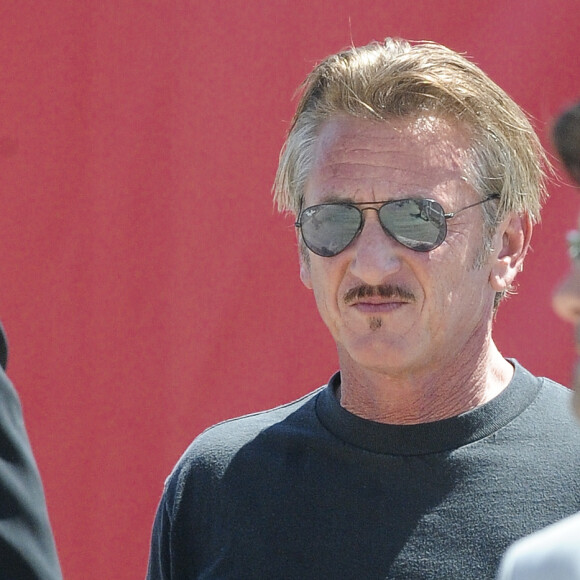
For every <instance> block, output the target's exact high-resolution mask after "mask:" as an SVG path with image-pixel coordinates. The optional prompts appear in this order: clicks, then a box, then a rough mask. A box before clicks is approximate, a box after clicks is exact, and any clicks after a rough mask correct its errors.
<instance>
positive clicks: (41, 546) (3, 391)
mask: <svg viewBox="0 0 580 580" xmlns="http://www.w3.org/2000/svg"><path fill="white" fill-rule="evenodd" d="M7 360H8V349H7V343H6V338H5V334H4V329H3V328H2V327H1V326H0V363H1V365H2V368H1V369H0V580H60V579H62V574H61V570H60V564H59V561H58V557H57V552H56V548H55V543H54V538H53V534H52V529H51V527H50V522H49V518H48V512H47V509H46V501H45V497H44V490H43V487H42V482H41V479H40V474H39V472H38V468H37V465H36V461H35V459H34V455H33V453H32V449H31V447H30V441H29V440H28V435H27V433H26V428H25V426H24V419H23V416H22V408H21V405H20V401H19V399H18V395H17V393H16V391H15V390H14V387H13V386H12V383H11V382H10V380H9V379H8V377H7V376H6V374H5V372H4V371H5V369H6V364H7Z"/></svg>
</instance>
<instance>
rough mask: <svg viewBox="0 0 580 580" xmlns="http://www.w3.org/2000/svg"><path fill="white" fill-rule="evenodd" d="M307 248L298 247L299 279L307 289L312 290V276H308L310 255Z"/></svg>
mask: <svg viewBox="0 0 580 580" xmlns="http://www.w3.org/2000/svg"><path fill="white" fill-rule="evenodd" d="M307 252H308V250H307V249H306V248H304V247H301V248H300V249H299V256H300V280H302V284H304V286H306V288H308V289H309V290H312V277H311V276H310V256H309V255H308V254H307Z"/></svg>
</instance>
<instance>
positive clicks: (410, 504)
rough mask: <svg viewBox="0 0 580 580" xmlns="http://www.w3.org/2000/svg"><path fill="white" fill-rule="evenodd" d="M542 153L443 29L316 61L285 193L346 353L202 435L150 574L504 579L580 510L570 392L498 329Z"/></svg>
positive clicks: (178, 475) (280, 194)
mask: <svg viewBox="0 0 580 580" xmlns="http://www.w3.org/2000/svg"><path fill="white" fill-rule="evenodd" d="M542 161H543V153H542V150H541V147H540V145H539V142H538V139H537V137H536V135H535V134H534V132H533V130H532V128H531V126H530V124H529V122H528V120H527V119H526V117H525V115H524V114H523V113H522V111H521V110H520V109H519V108H518V107H517V106H516V105H515V104H514V103H513V102H512V101H511V100H510V99H509V97H508V96H507V95H506V94H505V93H504V92H503V91H502V90H501V89H500V88H499V87H497V86H496V85H495V84H494V83H493V82H492V81H491V80H490V79H489V78H488V77H487V76H486V75H485V74H484V73H483V72H482V71H481V70H480V69H478V68H477V67H476V66H474V65H473V64H472V63H471V62H469V61H468V60H466V59H465V58H463V57H461V56H460V55H458V54H456V53H455V52H453V51H451V50H448V49H446V48H445V47H442V46H439V45H436V44H432V43H420V44H415V45H411V44H409V43H407V42H405V41H400V40H391V39H387V40H386V41H385V42H384V43H382V44H378V43H373V44H370V45H369V46H366V47H363V48H352V49H350V50H347V51H345V52H343V53H340V54H337V55H333V56H331V57H329V58H327V59H326V60H325V61H324V62H322V63H321V64H320V65H318V66H317V67H316V68H315V69H314V71H313V72H312V73H311V75H310V76H309V77H308V79H307V80H306V83H305V85H304V91H303V95H302V98H301V101H300V103H299V105H298V110H297V112H296V115H295V117H294V120H293V122H292V125H291V128H290V132H289V135H288V139H287V141H286V144H285V147H284V149H283V152H282V155H281V158H280V166H279V169H278V174H277V178H276V183H275V197H276V200H277V202H278V204H279V207H280V208H281V209H282V210H287V211H291V212H293V213H294V214H295V215H296V228H297V234H298V239H299V245H300V276H301V278H302V281H303V282H304V284H305V285H306V287H307V288H309V289H311V290H312V291H313V293H314V297H315V299H316V302H317V306H318V309H319V312H320V314H321V317H322V319H323V321H324V322H325V324H326V325H327V327H328V329H329V331H330V332H331V334H332V336H333V338H334V340H335V342H336V345H337V351H338V359H339V366H340V372H339V373H337V374H335V375H334V376H333V377H332V378H331V379H330V382H329V383H328V385H326V386H324V387H322V388H320V389H318V390H316V391H314V392H313V393H311V394H309V395H307V396H305V397H304V398H302V399H301V400H299V401H296V402H294V403H290V404H288V405H286V406H283V407H280V408H277V409H274V410H271V411H266V412H264V413H258V414H255V415H252V416H248V417H244V418H240V419H235V420H233V421H229V422H225V423H223V424H220V425H218V426H215V427H213V428H211V429H209V430H207V431H206V432H205V433H203V434H202V435H201V436H200V437H198V438H197V440H196V441H194V442H193V444H192V445H191V446H190V448H189V449H188V450H187V451H186V453H185V455H184V456H183V458H182V459H181V460H180V462H179V463H178V465H177V466H176V468H175V470H174V471H173V473H172V474H171V476H170V477H169V479H168V480H167V482H166V486H165V490H164V494H163V497H162V500H161V503H160V506H159V509H158V512H157V515H156V519H155V524H154V529H153V538H152V544H151V555H150V561H149V572H148V576H149V578H150V579H159V578H164V579H168V578H171V579H173V580H175V579H186V578H187V579H192V578H222V579H223V578H244V579H248V578H261V579H263V578H296V579H298V578H299V579H309V578H312V579H314V578H316V579H320V578H332V579H342V578H349V579H355V578H356V579H360V578H365V579H373V578H377V579H378V578H381V579H395V578H397V579H427V578H429V579H451V578H453V579H456V578H461V579H462V580H467V579H477V580H482V579H485V578H490V579H491V578H494V576H495V571H496V569H497V565H498V562H499V559H500V556H501V554H502V553H503V551H504V550H505V548H506V547H507V546H508V545H509V544H510V543H511V542H512V541H513V540H515V539H517V538H519V537H522V536H523V535H525V534H527V533H529V532H531V531H534V530H536V529H538V528H540V527H542V526H545V525H547V524H549V523H552V522H554V521H556V520H557V519H559V518H562V517H566V516H568V515H570V514H572V513H573V512H574V511H576V510H577V509H578V508H580V499H579V498H580V480H579V478H578V477H577V471H576V467H575V463H576V461H577V459H578V451H579V450H580V435H579V434H576V435H575V436H574V437H573V438H572V439H574V440H572V441H571V440H570V431H571V425H572V424H573V419H572V417H571V413H570V412H569V392H568V390H567V389H566V388H565V387H563V386H560V385H557V384H555V383H553V382H551V381H549V380H547V379H538V378H536V377H534V376H532V375H531V374H530V373H529V372H527V371H526V370H525V369H524V368H522V367H521V365H519V364H518V363H517V362H516V361H514V360H506V359H505V358H504V357H503V356H502V355H501V354H500V353H499V351H498V349H497V348H496V346H495V344H494V342H493V340H492V336H491V329H492V321H493V317H494V311H495V309H496V307H497V305H498V303H499V301H500V300H501V298H502V297H503V296H504V295H505V294H506V293H507V292H509V291H510V288H511V287H512V284H513V282H514V279H515V277H516V274H517V272H518V271H519V270H520V269H521V267H522V263H523V260H524V257H525V255H526V251H527V249H528V247H529V243H530V237H531V233H532V224H533V222H535V221H536V220H537V219H538V217H539V211H540V206H541V202H542V199H543V196H544V188H543V179H542V169H541V166H542Z"/></svg>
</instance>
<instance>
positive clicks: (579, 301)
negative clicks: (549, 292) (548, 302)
mask: <svg viewBox="0 0 580 580" xmlns="http://www.w3.org/2000/svg"><path fill="white" fill-rule="evenodd" d="M552 306H553V308H554V311H555V312H556V314H557V315H558V316H559V317H560V318H563V319H564V320H566V321H568V322H571V323H572V324H576V325H578V324H580V260H574V261H573V263H572V269H571V271H570V273H569V274H568V276H567V277H566V278H564V280H563V281H562V282H561V283H560V285H559V286H558V287H557V288H556V290H555V292H554V295H553V297H552Z"/></svg>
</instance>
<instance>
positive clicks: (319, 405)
mask: <svg viewBox="0 0 580 580" xmlns="http://www.w3.org/2000/svg"><path fill="white" fill-rule="evenodd" d="M510 362H511V364H512V365H513V366H514V368H515V371H514V376H513V377H512V380H511V381H510V383H509V384H508V386H507V387H506V388H505V389H504V390H503V391H502V392H501V393H500V394H499V395H498V396H497V397H495V398H494V399H492V400H491V401H488V402H487V403H485V404H484V405H480V406H479V407H476V408H475V409H472V410H471V411H468V412H466V413H462V414H461V415H458V416H456V417H450V418H448V419H442V420H440V421H433V422H430V423H419V424H416V425H392V424H385V423H377V422H375V421H370V420H368V419H362V418H361V417H358V416H356V415H354V414H352V413H350V412H349V411H347V410H346V409H344V408H343V407H341V405H340V402H339V401H338V399H337V398H336V395H335V393H336V389H337V387H338V386H339V385H340V372H337V373H336V374H334V375H333V376H332V377H331V379H330V381H329V383H328V385H327V386H326V387H325V388H324V389H323V390H322V391H321V392H320V394H319V396H318V398H317V401H316V412H317V414H318V418H319V419H320V421H321V423H322V424H323V425H324V426H325V427H326V429H328V430H329V431H330V432H331V433H333V434H334V435H335V436H336V437H338V438H339V439H341V440H343V441H344V442H345V443H348V444H350V445H354V446H356V447H360V448H362V449H366V450H367V451H370V452H373V453H383V454H391V455H426V454H430V453H442V452H445V451H450V450H452V449H457V448H459V447H462V446H463V445H467V444H469V443H473V442H474V441H477V440H479V439H483V438H484V437H488V436H489V435H491V434H492V433H494V432H496V431H497V430H498V429H501V428H502V427H504V426H505V425H507V424H508V423H509V422H511V421H512V420H513V419H514V418H515V417H517V416H518V415H519V414H520V413H521V412H522V411H523V410H524V409H526V408H527V407H528V406H529V405H530V403H531V402H532V401H533V400H534V399H535V397H536V396H537V394H538V391H539V390H540V388H541V384H542V382H541V380H540V379H538V378H536V377H534V376H533V375H532V374H531V373H529V372H528V371H527V370H526V369H524V368H523V367H522V366H521V365H520V364H519V363H518V362H517V361H516V360H514V359H510Z"/></svg>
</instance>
